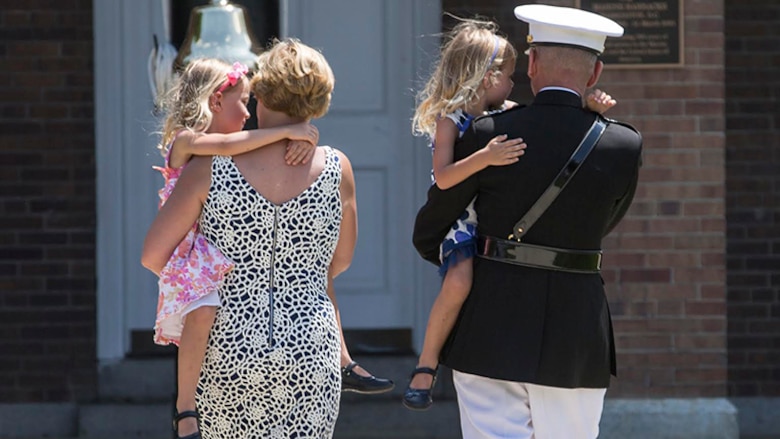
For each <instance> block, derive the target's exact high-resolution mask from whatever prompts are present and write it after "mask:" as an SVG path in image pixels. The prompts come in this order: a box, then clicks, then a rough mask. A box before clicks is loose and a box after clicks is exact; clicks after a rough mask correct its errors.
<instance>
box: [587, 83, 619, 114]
mask: <svg viewBox="0 0 780 439" xmlns="http://www.w3.org/2000/svg"><path fill="white" fill-rule="evenodd" d="M585 105H586V106H587V107H588V109H589V110H591V111H595V112H596V113H601V114H604V113H605V112H606V111H607V110H609V109H610V108H612V107H614V106H615V105H617V101H616V100H614V99H612V96H610V95H608V94H606V93H604V92H603V91H601V90H599V89H594V90H593V91H592V92H590V94H588V97H587V99H586V100H585Z"/></svg>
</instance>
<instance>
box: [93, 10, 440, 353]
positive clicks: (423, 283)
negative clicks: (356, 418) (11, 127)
mask: <svg viewBox="0 0 780 439" xmlns="http://www.w3.org/2000/svg"><path fill="white" fill-rule="evenodd" d="M281 6H282V8H281V9H282V14H281V15H282V16H281V17H280V19H281V24H282V26H281V28H282V29H283V33H284V34H285V35H289V36H294V37H298V38H300V39H301V40H302V41H303V42H305V43H307V44H309V45H311V46H314V47H317V48H320V49H321V50H322V51H323V53H324V54H325V56H326V57H327V59H328V61H329V62H330V64H331V66H332V68H333V71H334V73H335V75H336V90H335V93H334V97H333V104H332V107H331V111H330V112H329V113H328V115H327V116H326V117H325V118H324V119H322V120H319V121H317V125H318V127H319V128H320V134H321V143H322V144H329V145H332V146H334V147H337V148H339V149H341V150H342V151H344V152H345V153H346V154H347V155H348V156H349V157H350V159H351V161H352V164H353V167H354V169H355V175H356V179H357V191H358V192H357V197H358V206H359V212H358V215H359V221H360V231H359V238H358V245H357V250H356V254H355V258H354V261H353V264H352V267H351V268H350V269H349V271H347V272H346V273H345V274H343V275H342V276H340V277H339V279H338V280H337V285H336V290H337V291H336V292H337V295H338V297H339V306H340V307H341V309H342V319H343V323H344V326H345V328H370V329H374V328H414V329H417V330H416V331H415V341H416V342H417V343H419V341H420V337H421V335H422V331H421V329H424V327H425V318H426V316H427V310H428V309H429V307H430V301H431V298H432V296H431V294H432V292H434V289H435V283H436V279H435V276H434V275H433V273H434V269H433V268H432V267H431V266H426V265H425V264H423V263H421V262H420V259H419V258H418V257H417V256H416V254H415V253H414V250H413V248H412V246H411V228H412V223H413V220H414V214H415V213H416V211H417V208H418V207H419V206H420V204H421V202H422V200H423V197H424V193H425V190H426V186H427V184H428V181H429V170H430V153H429V152H428V150H427V149H426V147H425V142H424V141H423V140H422V139H419V138H412V136H411V135H410V129H409V123H410V118H411V115H412V111H413V106H414V97H413V91H412V90H413V89H414V88H416V86H417V85H418V84H416V83H415V79H416V78H419V77H420V76H422V75H423V73H422V72H424V71H426V70H427V68H428V66H429V65H430V61H431V60H430V58H429V56H430V55H432V54H435V53H436V50H437V49H436V47H437V46H436V45H437V43H438V41H437V39H436V37H435V36H434V35H435V34H436V33H437V32H439V28H440V21H441V16H440V4H439V0H327V1H324V0H288V1H282V4H281ZM164 7H165V3H164V2H160V1H159V0H122V1H116V2H113V1H112V2H96V3H95V7H94V9H93V14H94V15H93V18H94V25H95V124H96V132H95V137H96V157H97V186H98V191H97V192H98V194H97V204H98V208H97V216H98V226H97V277H98V292H97V296H98V315H97V326H98V331H97V332H98V343H97V351H98V352H97V355H98V359H99V360H100V361H101V362H103V363H109V362H112V361H119V360H121V359H122V358H123V357H124V356H125V354H126V353H127V352H129V351H130V350H131V337H130V335H131V334H133V333H143V332H147V333H148V331H150V330H151V328H152V326H153V325H154V312H155V309H156V304H157V291H156V282H155V280H156V279H155V277H154V276H153V275H152V274H151V273H149V272H148V271H146V270H145V269H144V268H143V267H141V265H140V260H139V259H140V250H141V245H142V242H143V238H144V235H145V233H146V230H147V228H148V226H149V224H150V223H151V221H152V219H153V218H154V215H155V213H156V211H157V208H156V204H157V202H156V197H157V194H156V191H157V189H158V188H159V187H160V185H161V184H162V179H161V178H160V177H159V175H158V173H157V172H156V171H153V170H152V169H151V166H152V165H159V164H161V157H160V156H159V155H158V153H157V151H156V150H155V142H156V140H157V135H156V134H155V130H156V129H157V123H158V122H159V121H158V120H157V119H156V117H155V116H154V115H153V114H152V110H153V107H152V99H151V94H150V91H149V86H148V82H147V77H146V61H147V57H148V54H149V51H150V49H151V47H152V35H153V34H157V35H159V36H162V35H165V25H164V20H163V16H164V14H163V12H162V11H163V8H164ZM423 35H425V36H427V37H426V38H421V37H422V36H423ZM421 267H424V268H421Z"/></svg>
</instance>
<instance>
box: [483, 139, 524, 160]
mask: <svg viewBox="0 0 780 439" xmlns="http://www.w3.org/2000/svg"><path fill="white" fill-rule="evenodd" d="M526 146H527V145H526V144H525V142H523V139H521V138H519V137H518V138H516V139H508V138H507V135H506V134H501V135H499V136H496V137H494V138H492V139H491V140H490V142H488V144H487V145H485V147H484V148H482V149H481V150H479V151H477V152H476V153H475V154H479V155H480V156H481V158H482V163H484V165H485V167H487V166H506V165H511V164H512V163H515V162H516V161H518V160H520V156H521V155H523V154H525V147H526Z"/></svg>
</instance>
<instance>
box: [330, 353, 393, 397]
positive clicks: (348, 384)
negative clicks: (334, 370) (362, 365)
mask: <svg viewBox="0 0 780 439" xmlns="http://www.w3.org/2000/svg"><path fill="white" fill-rule="evenodd" d="M357 365H358V363H357V362H356V361H353V362H351V363H349V364H348V365H346V367H342V368H341V391H342V392H355V393H362V394H364V395H375V394H377V393H385V392H389V391H391V390H393V387H395V383H393V381H392V380H388V379H386V378H377V377H375V376H373V375H371V376H367V377H364V376H362V375H358V374H357V373H355V371H354V370H353V369H355V367H356V366H357Z"/></svg>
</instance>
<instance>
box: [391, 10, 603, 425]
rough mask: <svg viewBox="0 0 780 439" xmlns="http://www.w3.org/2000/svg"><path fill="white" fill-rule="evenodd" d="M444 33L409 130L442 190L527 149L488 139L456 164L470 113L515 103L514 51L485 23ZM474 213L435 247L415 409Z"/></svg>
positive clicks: (461, 285) (469, 248)
mask: <svg viewBox="0 0 780 439" xmlns="http://www.w3.org/2000/svg"><path fill="white" fill-rule="evenodd" d="M458 20H459V23H458V24H457V25H456V26H455V27H454V28H453V29H452V30H451V31H450V32H449V33H448V34H447V35H446V37H445V42H444V46H443V47H442V52H441V56H440V59H439V62H438V63H437V65H436V67H435V69H434V72H433V74H432V75H431V77H430V78H429V80H428V82H427V84H426V85H425V87H424V88H423V90H422V91H421V92H420V93H419V94H418V102H419V104H418V106H417V110H416V112H415V115H414V119H413V131H414V133H415V134H418V135H426V136H428V137H430V138H431V139H432V143H431V149H432V150H433V171H432V174H433V175H432V177H433V183H434V184H436V185H437V186H438V187H439V189H443V190H444V189H448V188H451V187H453V186H455V185H457V184H458V183H460V182H462V181H464V180H466V179H467V178H469V177H470V176H472V175H474V174H475V173H477V172H479V171H480V170H482V169H485V168H486V167H488V166H506V165H511V164H513V163H515V162H517V161H518V160H519V157H520V156H521V155H523V154H524V152H525V151H524V150H525V148H526V145H525V143H523V140H522V139H520V138H518V139H507V136H506V135H500V136H497V137H495V138H493V139H492V140H491V141H490V142H488V144H487V145H486V146H485V147H483V148H482V149H480V150H478V151H477V152H476V153H474V154H472V155H470V156H468V157H466V158H464V159H461V160H458V161H455V160H454V157H455V145H456V141H457V140H458V139H459V138H460V137H461V136H462V135H463V133H464V132H465V131H466V130H467V129H468V128H469V126H470V125H471V122H472V121H473V120H474V118H475V117H478V116H481V115H484V114H487V113H490V112H495V111H503V110H507V109H510V108H512V107H515V106H517V104H516V103H514V102H512V101H508V100H507V98H508V97H509V94H510V93H511V91H512V87H513V85H514V82H513V81H512V75H513V73H514V71H515V63H516V61H517V51H516V50H515V48H514V47H513V46H512V44H511V43H509V41H508V40H507V39H506V38H504V37H502V36H500V35H498V33H497V32H498V25H496V24H495V23H493V22H490V21H482V20H475V19H458ZM610 100H611V98H610V97H609V96H608V95H606V94H603V93H601V92H598V91H596V92H594V95H593V96H590V97H589V99H588V102H589V105H592V106H591V108H594V107H593V106H595V107H596V109H601V110H602V111H603V110H605V109H607V108H609V107H611V106H612V105H614V101H611V102H612V103H609V101H610ZM476 226H477V218H476V213H475V212H474V201H473V200H472V202H471V204H470V205H469V206H468V208H467V210H466V212H464V213H463V215H462V216H461V218H460V219H459V220H458V222H457V223H456V224H454V225H453V226H452V228H451V230H450V232H449V233H448V234H447V236H446V237H445V239H444V242H442V244H441V248H440V262H441V266H440V269H439V273H440V274H441V275H442V276H443V281H442V286H441V290H440V292H439V294H438V296H437V297H436V300H435V301H434V304H433V307H432V308H431V311H430V315H429V317H428V326H427V328H426V332H425V338H424V341H423V349H422V352H421V353H420V357H419V359H418V362H417V367H416V368H415V369H414V370H413V371H412V375H411V380H410V382H409V386H408V387H407V389H406V391H405V392H404V396H403V404H404V406H406V407H407V408H410V409H413V410H426V409H428V408H429V407H430V405H431V404H432V403H433V398H432V396H431V393H432V389H433V386H434V384H435V382H436V373H437V370H438V363H439V354H440V351H441V349H442V346H443V345H444V342H445V340H446V338H447V336H448V335H449V333H450V331H451V330H452V328H453V325H454V324H455V320H456V319H457V316H458V313H459V312H460V308H461V306H462V304H463V302H464V300H466V297H467V296H468V294H469V291H470V290H471V282H472V258H473V257H474V255H475V253H476Z"/></svg>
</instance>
